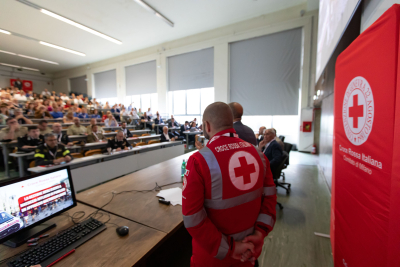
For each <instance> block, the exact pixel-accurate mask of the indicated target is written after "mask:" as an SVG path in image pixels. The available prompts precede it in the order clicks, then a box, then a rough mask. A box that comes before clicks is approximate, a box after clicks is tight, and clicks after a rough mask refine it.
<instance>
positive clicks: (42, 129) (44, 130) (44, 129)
mask: <svg viewBox="0 0 400 267" xmlns="http://www.w3.org/2000/svg"><path fill="white" fill-rule="evenodd" d="M38 128H39V130H40V134H41V135H45V134H47V133H51V129H50V128H49V127H47V121H46V120H41V121H39V123H38Z"/></svg>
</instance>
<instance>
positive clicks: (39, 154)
mask: <svg viewBox="0 0 400 267" xmlns="http://www.w3.org/2000/svg"><path fill="white" fill-rule="evenodd" d="M44 142H45V144H43V145H40V146H38V147H37V148H36V150H35V152H36V153H35V156H34V158H35V165H36V166H42V165H45V166H46V165H58V164H60V163H62V162H70V161H71V160H72V159H73V158H72V156H71V152H70V151H69V150H68V148H66V147H65V146H64V145H63V144H60V143H58V142H57V138H56V136H55V135H54V134H53V133H48V134H45V136H44Z"/></svg>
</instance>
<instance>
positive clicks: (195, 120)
mask: <svg viewBox="0 0 400 267" xmlns="http://www.w3.org/2000/svg"><path fill="white" fill-rule="evenodd" d="M192 122H194V123H196V127H197V126H198V124H197V119H196V118H194V119H193V120H192V121H191V122H190V125H192Z"/></svg>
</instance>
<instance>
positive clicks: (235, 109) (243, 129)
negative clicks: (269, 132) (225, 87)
mask: <svg viewBox="0 0 400 267" xmlns="http://www.w3.org/2000/svg"><path fill="white" fill-rule="evenodd" d="M229 107H230V108H231V110H232V114H233V128H234V129H235V131H236V133H237V134H238V135H239V138H240V139H242V140H244V141H246V142H248V143H250V144H252V145H254V146H256V145H257V140H256V136H255V135H254V132H253V130H252V129H251V128H250V127H248V126H246V125H244V124H243V123H242V116H243V107H242V105H240V104H239V103H237V102H232V103H229Z"/></svg>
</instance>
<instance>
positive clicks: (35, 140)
mask: <svg viewBox="0 0 400 267" xmlns="http://www.w3.org/2000/svg"><path fill="white" fill-rule="evenodd" d="M43 142H44V136H43V135H41V134H40V131H39V128H38V127H37V126H30V127H28V134H26V135H25V136H23V137H18V151H20V152H27V153H28V152H32V151H34V150H35V149H36V147H38V146H40V145H42V144H43Z"/></svg>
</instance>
